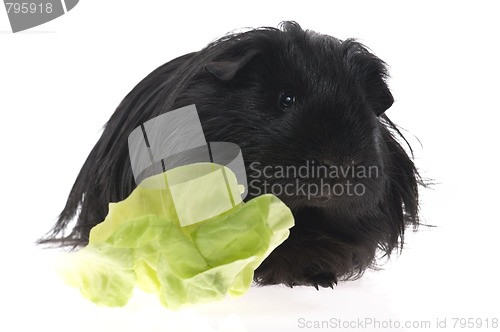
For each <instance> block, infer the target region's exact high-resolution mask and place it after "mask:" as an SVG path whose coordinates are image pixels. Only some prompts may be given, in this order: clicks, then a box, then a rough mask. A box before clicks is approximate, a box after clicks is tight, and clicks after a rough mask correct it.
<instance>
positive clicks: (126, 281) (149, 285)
mask: <svg viewBox="0 0 500 332" xmlns="http://www.w3.org/2000/svg"><path fill="white" fill-rule="evenodd" d="M217 172H222V173H220V174H222V175H223V176H213V174H215V173H217ZM220 174H219V175H220ZM204 175H209V176H204ZM238 190H239V189H238V185H237V182H236V177H235V176H234V174H233V173H232V172H231V170H230V169H228V168H226V167H224V166H220V165H216V164H210V163H200V164H192V165H187V166H182V167H179V168H176V169H173V170H169V171H167V172H165V173H163V174H159V175H156V176H153V177H151V178H148V179H146V180H145V181H144V182H143V183H141V185H139V186H138V187H137V188H136V189H135V190H134V191H133V192H132V193H131V194H130V196H129V197H128V198H126V199H125V200H123V201H121V202H118V203H111V204H110V205H109V213H108V215H107V217H106V219H105V220H104V221H103V222H102V223H100V224H98V225H97V226H95V227H94V228H93V229H92V230H91V233H90V239H89V244H88V245H87V246H86V247H85V248H83V249H81V250H80V251H78V252H74V253H70V254H68V257H67V259H66V260H65V264H64V266H63V273H62V276H63V278H64V279H65V280H66V282H67V283H69V284H70V285H72V286H74V287H78V288H79V289H80V291H81V293H82V294H83V296H85V297H86V298H88V299H90V300H91V301H93V302H94V303H96V304H99V305H106V306H123V305H125V304H126V303H127V302H128V300H129V299H130V298H131V296H132V294H133V290H134V287H135V286H138V287H139V288H140V289H142V290H143V291H146V292H150V293H155V294H157V295H158V296H159V299H160V301H161V303H162V304H163V305H165V306H166V307H167V308H170V309H174V310H175V309H178V308H181V307H184V306H187V305H192V304H197V303H206V302H211V301H216V300H221V299H223V298H225V297H226V295H228V294H229V295H231V296H241V295H243V294H245V293H246V292H247V291H248V289H249V288H250V286H251V283H252V279H253V274H254V270H255V269H256V268H257V267H258V266H259V265H260V264H261V263H262V261H263V260H264V259H265V258H266V257H267V256H268V255H269V254H270V253H271V252H272V251H273V250H274V249H275V248H276V247H277V246H278V245H280V244H281V243H282V242H283V241H284V240H285V239H286V238H287V237H288V235H289V228H291V227H292V226H293V224H294V220H293V216H292V213H291V211H290V209H289V208H288V207H287V206H286V205H285V204H284V203H283V202H281V201H280V200H279V199H278V198H277V197H275V196H273V195H269V194H267V195H262V196H259V197H256V198H254V199H252V200H250V201H249V202H247V203H243V202H241V198H240V195H239V191H238ZM173 193H174V194H173ZM228 201H229V203H228ZM224 202H225V204H226V205H228V204H229V205H228V206H227V207H226V208H224V209H222V210H221V206H223V203H224ZM221 211H222V212H221ZM191 212H193V213H191ZM203 216H208V218H206V219H204V220H201V221H200V218H203ZM179 218H181V219H186V218H187V219H189V220H188V221H187V222H182V220H180V219H179ZM190 218H191V219H190Z"/></svg>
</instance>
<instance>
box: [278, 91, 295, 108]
mask: <svg viewBox="0 0 500 332" xmlns="http://www.w3.org/2000/svg"><path fill="white" fill-rule="evenodd" d="M293 104H295V96H294V95H292V94H291V93H288V92H282V93H280V97H279V100H278V107H279V108H280V109H282V110H283V111H284V110H287V109H289V108H290V107H292V106H293Z"/></svg>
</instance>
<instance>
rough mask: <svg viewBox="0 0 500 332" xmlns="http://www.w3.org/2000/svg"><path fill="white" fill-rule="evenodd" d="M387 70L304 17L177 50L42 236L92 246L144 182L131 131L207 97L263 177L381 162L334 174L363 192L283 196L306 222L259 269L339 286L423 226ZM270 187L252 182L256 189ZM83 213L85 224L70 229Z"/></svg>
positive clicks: (137, 96)
mask: <svg viewBox="0 0 500 332" xmlns="http://www.w3.org/2000/svg"><path fill="white" fill-rule="evenodd" d="M387 77H388V74H387V70H386V65H385V63H384V62H383V61H381V60H380V59H378V58H377V57H376V56H375V55H373V54H371V53H370V52H369V51H368V50H367V48H366V47H364V46H363V45H361V44H360V43H358V42H356V41H354V40H351V39H348V40H345V41H342V40H338V39H336V38H333V37H330V36H327V35H321V34H318V33H315V32H313V31H309V30H306V31H304V30H302V29H301V27H300V26H299V25H298V24H297V23H295V22H284V23H282V24H281V26H280V29H275V28H259V29H254V30H250V31H247V32H243V33H235V34H231V35H227V36H225V37H223V38H220V39H218V40H217V41H215V42H213V43H211V44H209V45H208V46H207V47H206V48H204V49H203V50H201V51H199V52H194V53H190V54H186V55H184V56H181V57H179V58H177V59H174V60H172V61H170V62H168V63H166V64H164V65H162V66H161V67H159V68H158V69H156V70H154V71H153V72H152V73H151V74H149V75H148V76H147V77H146V78H145V79H144V80H142V81H141V82H140V83H139V84H138V85H137V86H136V87H135V88H134V89H133V90H132V91H131V92H130V93H129V94H128V95H127V96H126V97H125V98H124V100H123V101H122V102H121V104H120V105H119V106H118V108H117V109H116V111H115V112H114V114H113V115H112V116H111V118H110V120H109V121H108V123H107V125H106V126H105V129H104V131H103V134H102V136H101V138H100V139H99V141H98V142H97V144H96V145H95V147H94V148H93V149H92V151H91V152H90V155H89V156H88V158H87V160H86V162H85V164H84V165H83V167H82V169H81V171H80V173H79V175H78V177H77V179H76V181H75V184H74V185H73V188H72V189H71V192H70V194H69V197H68V200H67V203H66V206H65V207H64V209H63V211H62V212H61V214H60V216H59V219H58V220H57V223H56V224H55V226H54V228H53V229H52V231H51V232H50V233H49V234H48V235H47V236H46V237H45V238H43V239H41V240H40V242H41V243H55V244H58V245H64V246H66V245H68V246H75V247H80V246H83V245H85V244H86V243H87V242H88V236H89V232H90V230H91V228H92V227H93V226H95V225H96V224H98V223H99V222H101V221H103V220H104V218H105V217H106V214H107V212H108V203H110V202H117V201H120V200H123V199H125V198H126V197H127V196H128V195H129V194H130V193H131V191H132V190H133V189H134V187H135V182H134V178H133V174H132V169H131V164H130V160H129V154H128V147H127V142H128V141H127V139H128V136H129V134H130V133H131V131H132V130H133V129H134V128H136V127H137V126H139V125H141V124H142V123H144V122H146V121H147V120H149V119H152V118H154V117H156V116H158V115H160V114H162V113H165V112H167V111H170V110H174V109H177V108H180V107H183V106H186V105H190V104H195V105H196V107H197V109H198V113H199V116H200V120H201V123H202V127H203V130H204V133H205V136H206V139H207V141H212V142H215V141H227V142H233V143H236V144H238V145H239V146H240V147H241V149H242V152H243V157H244V160H245V164H246V167H247V176H248V178H249V182H251V181H254V182H252V183H254V184H255V183H262V181H267V182H268V183H270V184H281V185H286V184H287V183H289V182H291V181H295V179H283V178H276V179H274V178H271V179H264V178H263V175H262V174H261V172H260V169H262V168H263V167H265V166H278V165H291V166H300V165H304V164H305V163H306V161H316V162H317V165H340V166H345V165H362V166H363V165H364V166H370V165H375V166H376V167H378V169H379V170H380V172H379V174H378V177H377V178H369V179H359V180H356V179H349V178H341V179H325V181H330V183H331V184H334V183H345V181H346V180H352V181H354V182H355V183H361V184H363V185H364V187H366V188H367V190H366V193H365V194H364V195H362V196H352V197H351V196H349V197H348V196H345V195H344V196H339V197H326V198H325V197H315V196H313V197H304V196H301V195H284V194H283V195H279V197H280V198H281V199H282V200H283V201H284V202H285V203H286V204H287V205H288V206H289V207H290V208H291V209H292V211H293V214H294V217H295V220H296V221H295V222H296V225H295V226H294V227H293V228H292V229H291V234H290V237H289V238H288V239H287V240H286V241H285V242H284V243H283V244H282V245H280V246H279V247H278V248H277V249H275V250H274V251H273V252H272V253H271V255H270V256H269V257H268V258H267V259H266V260H265V261H264V262H263V264H262V265H261V266H260V267H259V268H258V269H257V270H256V273H255V281H256V282H257V283H259V284H261V285H268V284H279V283H283V284H286V285H289V286H294V285H312V286H315V287H318V286H322V287H327V286H328V287H331V286H332V285H333V284H334V283H337V281H338V280H347V279H354V278H357V277H359V276H361V275H362V273H363V272H364V271H365V269H367V268H369V267H374V266H375V264H376V256H377V255H378V253H380V252H381V253H385V254H386V255H387V256H389V255H390V253H391V252H393V250H395V249H400V248H402V244H403V236H404V231H405V228H406V227H407V226H409V225H413V226H417V225H418V189H419V188H418V187H419V184H422V182H421V180H420V177H419V175H418V172H417V169H416V167H415V165H414V164H413V162H412V160H411V158H410V157H409V156H408V154H407V152H406V151H405V149H404V148H403V147H402V146H401V145H400V143H398V137H399V139H401V140H403V141H404V142H406V141H405V140H404V137H403V136H402V135H401V133H400V132H399V130H398V129H397V127H396V126H395V125H394V124H393V123H392V122H391V121H390V120H389V118H388V117H387V116H386V115H384V112H385V111H386V110H387V109H388V108H389V107H390V106H391V105H392V103H393V97H392V95H391V93H390V91H389V89H388V87H387V84H386V79H387ZM283 93H286V94H290V95H293V96H294V97H295V103H294V104H293V105H292V106H291V107H289V108H288V109H283V107H280V104H279V98H280V96H281V95H283ZM408 147H409V146H408ZM410 151H411V148H410ZM252 165H253V166H252ZM256 165H257V166H256ZM259 168H260V169H259ZM255 181H257V182H255ZM258 181H261V182H258ZM301 181H304V183H305V182H307V183H314V182H315V181H318V179H301ZM356 181H357V182H356ZM253 189H255V188H253ZM261 193H262V192H260V193H257V192H255V190H254V191H253V192H252V190H250V193H249V195H248V197H247V200H248V199H251V198H252V197H254V196H256V195H257V194H261ZM74 218H76V225H75V226H74V227H73V228H72V229H68V228H69V223H70V221H71V220H73V219H74ZM66 231H69V234H67V232H66Z"/></svg>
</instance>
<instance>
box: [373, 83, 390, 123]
mask: <svg viewBox="0 0 500 332" xmlns="http://www.w3.org/2000/svg"><path fill="white" fill-rule="evenodd" d="M377 85H378V86H377V87H374V89H372V91H371V99H372V105H373V106H372V107H373V111H374V112H375V115H376V116H380V115H382V114H383V113H384V112H385V111H387V109H389V107H391V106H392V104H393V103H394V97H393V96H392V93H391V91H390V90H389V87H388V86H387V84H386V83H385V82H383V83H382V84H377Z"/></svg>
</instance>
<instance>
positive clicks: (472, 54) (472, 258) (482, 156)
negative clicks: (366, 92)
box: [0, 0, 500, 331]
mask: <svg viewBox="0 0 500 332" xmlns="http://www.w3.org/2000/svg"><path fill="white" fill-rule="evenodd" d="M169 3H170V1H152V0H151V1H145V0H142V1H118V0H114V1H111V0H106V1H92V0H81V1H80V3H79V4H78V5H77V6H76V7H75V8H74V9H73V10H72V11H70V12H69V13H68V14H66V15H64V16H62V17H60V18H58V19H56V20H54V21H52V22H49V23H47V24H44V25H42V26H39V27H36V28H33V29H31V30H29V31H26V32H22V33H17V34H12V33H11V32H10V26H9V23H8V19H7V15H6V13H5V11H4V10H3V9H1V10H0V119H1V120H0V121H1V128H0V148H1V150H0V152H1V157H0V158H1V163H0V176H1V182H0V183H1V184H2V185H1V186H0V204H1V216H0V222H1V224H2V226H1V232H0V246H1V248H0V257H1V272H0V303H1V304H2V308H3V309H1V313H0V316H1V317H2V318H1V319H0V330H1V331H21V330H26V329H33V330H34V329H36V330H41V331H49V330H51V331H68V330H70V331H137V330H140V331H195V330H198V331H320V330H321V329H307V328H301V327H300V326H301V325H300V324H299V320H300V319H301V318H302V319H305V320H308V321H313V320H330V319H332V318H338V319H342V320H351V319H358V318H359V319H361V320H364V319H365V318H373V319H377V320H379V321H386V320H389V319H391V320H392V321H396V320H397V321H402V322H404V321H406V320H410V321H417V323H418V321H421V320H424V321H430V322H431V324H432V326H433V327H434V328H435V326H436V320H437V319H440V320H444V319H447V327H448V328H449V329H450V328H451V327H452V326H453V320H452V319H453V317H460V318H466V319H467V318H480V319H483V321H482V322H483V326H484V325H485V324H486V321H485V320H486V319H489V321H490V322H491V320H492V319H493V318H497V319H500V311H499V309H498V308H500V301H499V296H500V287H499V285H498V279H499V277H500V273H499V268H498V266H499V264H500V263H499V260H498V252H499V242H500V241H499V231H500V227H499V223H500V220H499V219H500V218H499V213H498V207H499V203H498V198H499V195H498V188H499V187H500V186H499V184H500V183H499V180H498V152H497V151H498V147H497V146H498V143H499V138H498V135H499V130H498V120H499V116H498V114H499V111H500V107H499V105H498V94H499V88H500V86H499V85H500V84H499V77H500V65H499V56H500V46H499V41H500V40H499V39H500V38H499V31H500V23H498V22H499V21H498V15H499V12H500V11H499V8H498V5H496V4H495V3H494V2H493V1H491V2H486V1H475V2H473V1H470V2H460V1H453V2H444V1H441V2H437V1H435V2H430V1H414V2H403V1H391V2H389V1H377V2H375V1H373V2H368V1H367V2H359V1H328V2H327V1H324V2H319V1H300V2H294V1H263V2H261V1H246V2H237V1H220V2H216V1H203V2H201V1H200V2H198V3H196V2H193V1H184V2H182V1H174V2H172V3H175V4H169ZM179 3H180V4H179ZM285 19H293V20H296V21H298V22H299V23H300V24H301V25H302V27H304V28H309V29H312V30H315V31H318V32H321V33H325V34H330V35H333V36H335V37H338V38H341V39H345V38H348V37H356V38H358V39H359V40H360V41H362V42H363V43H365V44H366V45H368V46H369V47H370V48H371V49H372V51H373V52H374V53H376V54H377V55H378V56H380V57H381V58H382V59H383V60H385V61H386V62H387V63H388V64H389V65H390V67H391V74H392V79H391V81H390V86H391V88H392V91H393V94H394V96H395V99H396V102H395V104H394V105H393V107H392V108H391V109H390V110H389V111H388V113H387V114H388V115H389V116H390V117H391V118H392V119H393V121H395V122H396V123H397V124H399V125H400V126H402V127H403V128H405V129H406V130H407V131H408V133H407V136H408V138H409V140H410V142H411V143H412V144H413V146H414V148H415V152H416V163H417V165H418V166H419V168H420V169H421V172H422V174H423V175H424V176H425V177H430V178H433V179H434V180H435V182H436V185H435V186H434V187H433V189H431V190H425V191H424V192H423V202H422V215H423V218H424V222H425V223H428V224H432V225H435V226H436V227H435V228H432V229H430V228H426V227H421V228H420V231H419V232H417V233H415V234H410V235H409V236H408V237H407V244H406V247H405V250H404V251H403V253H402V255H401V256H399V257H397V256H394V258H393V259H392V260H391V262H389V263H387V264H385V265H384V266H383V270H381V271H376V272H373V271H371V272H367V273H366V274H365V276H364V277H363V278H362V279H361V280H358V281H355V282H348V283H342V284H340V285H339V286H338V287H336V289H335V290H331V289H320V291H316V290H315V289H313V288H301V287H297V288H294V289H288V288H286V287H264V288H252V289H251V290H250V292H249V293H248V294H247V295H245V296H243V297H242V298H240V299H237V300H231V299H228V300H227V301H224V302H221V303H215V304H210V305H206V306H202V307H198V308H194V309H189V310H184V311H181V312H176V313H172V312H169V311H167V310H166V309H164V308H163V307H161V306H160V305H159V303H158V302H157V301H156V299H155V298H154V297H153V296H148V295H142V294H138V296H137V297H135V298H134V299H133V300H132V301H131V302H130V303H129V305H128V306H127V307H125V308H118V309H110V308H99V307H96V306H94V305H93V304H92V303H90V302H88V301H87V300H85V299H83V298H82V297H81V296H80V295H79V293H78V291H77V290H76V289H72V288H69V287H68V286H66V285H64V284H63V283H62V281H61V280H60V279H59V278H58V277H57V275H56V274H55V272H54V269H53V261H54V259H55V258H56V256H57V255H59V252H54V251H47V250H41V249H40V248H36V247H35V246H34V244H33V243H34V241H35V239H36V238H37V237H39V236H41V235H43V234H44V233H45V232H46V231H47V230H48V229H49V228H50V226H51V225H52V224H53V222H54V220H55V218H56V216H57V214H58V213H59V212H60V210H61V209H62V207H63V204H64V203H65V199H66V196H67V194H68V192H69V190H70V187H71V185H72V184H73V181H74V179H75V177H76V175H77V173H78V171H79V169H80V167H81V165H82V164H83V162H84V160H85V158H86V156H87V154H88V152H89V151H90V149H91V148H92V146H93V145H94V144H95V142H96V140H97V139H98V137H99V134H100V130H101V128H102V126H103V125H104V123H105V122H106V121H107V119H108V118H109V116H110V115H111V113H112V112H113V110H114V109H115V108H116V106H117V105H118V103H119V102H120V101H121V99H122V98H123V97H124V96H125V94H126V93H127V92H128V91H130V89H132V88H133V87H134V85H135V84H137V83H138V82H139V81H140V80H141V79H142V78H143V77H144V76H146V75H147V74H148V73H149V72H150V71H152V70H153V69H155V68H156V67H158V66H159V65H161V64H163V63H165V62H167V61H169V60H171V59H172V58H174V57H176V56H179V55H182V54H185V53H187V52H191V51H195V50H199V49H201V48H202V47H203V46H205V45H206V44H207V43H208V42H210V41H212V40H213V39H215V38H217V37H219V36H221V35H223V34H225V33H226V32H228V31H231V30H233V29H237V28H242V27H258V26H277V24H278V23H279V22H280V21H282V20H285ZM415 137H418V139H419V140H420V142H421V145H420V143H419V142H418V140H417V139H416V138H415ZM417 323H416V324H417ZM441 324H442V323H441ZM482 329H484V328H482ZM482 329H481V330H482ZM325 330H329V331H332V330H341V329H339V328H337V329H335V328H333V327H332V328H329V329H325ZM344 330H347V331H355V330H357V329H356V328H351V329H344ZM359 330H363V331H368V330H372V329H371V328H370V326H367V327H366V328H365V329H362V328H360V329H359ZM378 330H380V329H378ZM395 330H396V329H395ZM399 330H403V329H402V328H401V329H399ZM410 330H412V329H410ZM415 330H416V329H415Z"/></svg>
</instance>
